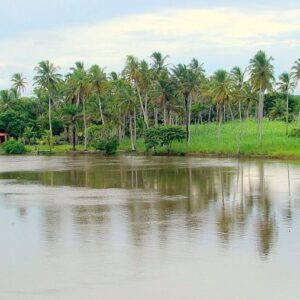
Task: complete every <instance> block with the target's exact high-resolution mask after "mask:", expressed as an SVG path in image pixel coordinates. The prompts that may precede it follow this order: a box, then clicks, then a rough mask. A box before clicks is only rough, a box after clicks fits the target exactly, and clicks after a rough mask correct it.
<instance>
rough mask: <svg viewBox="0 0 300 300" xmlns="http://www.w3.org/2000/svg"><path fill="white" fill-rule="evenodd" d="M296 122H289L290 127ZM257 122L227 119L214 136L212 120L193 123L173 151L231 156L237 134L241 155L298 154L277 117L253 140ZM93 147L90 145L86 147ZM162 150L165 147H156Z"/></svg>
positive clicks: (299, 146)
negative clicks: (187, 140)
mask: <svg viewBox="0 0 300 300" xmlns="http://www.w3.org/2000/svg"><path fill="white" fill-rule="evenodd" d="M296 126H297V124H291V125H290V129H292V128H293V127H296ZM256 130H257V125H256V123H255V122H254V121H244V122H243V124H242V125H241V124H240V123H239V122H238V121H236V122H228V123H226V124H224V125H222V127H221V131H220V136H219V138H218V128H217V126H216V124H212V123H211V124H204V125H199V126H197V125H194V126H192V127H191V143H190V144H189V145H187V144H186V143H174V144H173V145H172V148H171V149H172V150H171V151H172V153H174V154H216V155H229V156H235V155H237V152H238V137H239V136H240V154H241V155H244V156H268V157H291V158H300V139H299V138H294V137H287V136H286V135H285V124H284V122H279V121H265V122H264V124H263V140H262V143H261V144H260V143H259V141H258V140H257V131H256ZM26 148H27V150H28V152H34V151H37V150H39V151H47V150H48V149H49V147H48V146H47V145H39V146H27V147H26ZM71 150H72V147H71V145H58V146H55V147H54V149H53V152H54V153H57V154H59V153H66V152H69V151H71ZM77 150H78V151H83V150H84V147H83V145H77ZM88 150H89V151H93V149H92V148H89V149H88ZM119 150H120V151H130V150H131V148H130V140H129V139H128V138H127V139H124V140H123V141H122V143H121V145H120V147H119ZM145 150H146V149H145V145H144V141H143V139H138V141H137V152H140V153H143V152H145ZM157 152H158V153H160V154H164V153H166V149H165V148H161V149H158V150H157Z"/></svg>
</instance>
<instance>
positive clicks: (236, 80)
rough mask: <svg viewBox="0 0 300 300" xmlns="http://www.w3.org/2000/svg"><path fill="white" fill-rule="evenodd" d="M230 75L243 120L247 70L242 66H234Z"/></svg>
mask: <svg viewBox="0 0 300 300" xmlns="http://www.w3.org/2000/svg"><path fill="white" fill-rule="evenodd" d="M230 76H231V79H232V82H233V93H234V96H235V98H237V101H238V107H239V117H240V122H241V121H242V108H241V104H242V101H243V98H244V85H245V71H242V69H241V68H240V67H234V68H232V70H231V72H230Z"/></svg>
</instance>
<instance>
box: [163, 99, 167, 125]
mask: <svg viewBox="0 0 300 300" xmlns="http://www.w3.org/2000/svg"><path fill="white" fill-rule="evenodd" d="M163 107H164V126H166V125H167V111H166V102H165V101H164V102H163Z"/></svg>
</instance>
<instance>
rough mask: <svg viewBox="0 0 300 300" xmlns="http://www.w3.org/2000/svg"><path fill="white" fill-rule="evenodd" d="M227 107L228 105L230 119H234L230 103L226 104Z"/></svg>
mask: <svg viewBox="0 0 300 300" xmlns="http://www.w3.org/2000/svg"><path fill="white" fill-rule="evenodd" d="M228 107H229V112H230V115H231V120H232V121H234V115H233V112H232V109H231V105H230V103H229V104H228Z"/></svg>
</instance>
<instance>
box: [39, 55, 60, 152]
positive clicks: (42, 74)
mask: <svg viewBox="0 0 300 300" xmlns="http://www.w3.org/2000/svg"><path fill="white" fill-rule="evenodd" d="M35 71H36V76H34V78H33V80H34V84H35V85H37V86H39V87H40V88H42V89H45V90H46V91H47V93H48V109H49V131H50V140H51V143H52V137H53V132H52V119H51V98H52V97H53V93H54V92H55V91H56V87H57V84H58V83H59V81H60V79H61V75H60V74H59V73H57V71H58V67H55V66H54V64H52V63H50V62H49V61H48V60H45V61H41V62H39V63H38V65H37V66H36V67H35ZM50 149H51V145H50Z"/></svg>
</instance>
